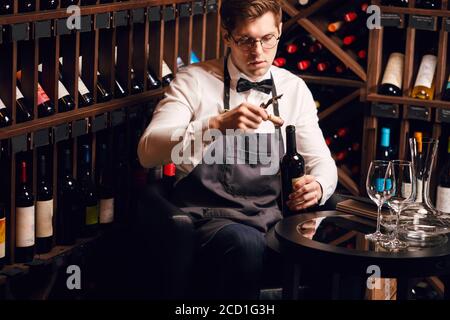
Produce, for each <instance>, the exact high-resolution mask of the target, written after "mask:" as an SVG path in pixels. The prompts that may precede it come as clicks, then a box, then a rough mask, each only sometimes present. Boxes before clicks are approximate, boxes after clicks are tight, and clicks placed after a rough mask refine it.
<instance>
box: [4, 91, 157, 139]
mask: <svg viewBox="0 0 450 320" xmlns="http://www.w3.org/2000/svg"><path fill="white" fill-rule="evenodd" d="M163 94H164V89H162V88H161V89H157V90H152V91H147V92H144V93H140V94H136V95H131V96H128V97H125V98H121V99H114V100H112V101H108V102H105V103H98V104H95V105H93V106H90V107H86V108H80V109H77V110H72V111H68V112H63V113H58V114H55V115H53V116H51V117H47V118H39V119H35V120H32V121H28V122H24V123H20V124H16V125H13V126H10V127H6V128H2V129H0V140H3V139H8V138H11V137H15V136H19V135H22V134H25V133H30V132H34V131H36V130H39V129H43V128H50V127H53V126H57V125H60V124H63V123H67V122H71V121H75V120H79V119H85V118H89V117H94V116H96V115H99V114H102V113H105V112H110V111H113V110H116V109H120V108H123V107H129V106H133V105H138V104H142V103H146V102H148V101H149V100H150V99H152V98H157V97H162V95H163Z"/></svg>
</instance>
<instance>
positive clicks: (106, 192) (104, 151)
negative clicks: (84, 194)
mask: <svg viewBox="0 0 450 320" xmlns="http://www.w3.org/2000/svg"><path fill="white" fill-rule="evenodd" d="M109 168H110V166H109V162H108V148H107V145H106V144H105V143H102V144H100V146H99V153H98V169H97V179H98V180H97V181H98V182H97V185H98V190H99V191H98V196H99V202H100V216H99V222H100V225H101V226H102V227H106V226H110V225H112V223H113V222H114V190H113V185H112V176H111V171H110V170H109Z"/></svg>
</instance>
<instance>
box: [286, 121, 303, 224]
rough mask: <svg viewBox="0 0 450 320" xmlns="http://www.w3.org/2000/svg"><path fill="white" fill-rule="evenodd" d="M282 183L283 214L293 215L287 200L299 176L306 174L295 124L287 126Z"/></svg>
mask: <svg viewBox="0 0 450 320" xmlns="http://www.w3.org/2000/svg"><path fill="white" fill-rule="evenodd" d="M280 169H281V183H282V189H281V190H282V199H283V204H282V209H283V216H289V215H292V214H293V213H294V212H292V211H291V210H290V209H289V208H288V206H287V205H286V202H287V201H288V200H289V195H290V194H291V193H292V190H293V185H294V184H295V182H296V181H298V179H299V178H301V177H302V176H304V175H305V160H304V159H303V157H302V156H301V154H299V153H298V152H297V143H296V137H295V126H292V125H290V126H287V127H286V154H285V155H284V156H283V158H282V159H281V165H280Z"/></svg>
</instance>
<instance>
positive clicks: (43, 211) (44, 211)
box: [36, 153, 53, 253]
mask: <svg viewBox="0 0 450 320" xmlns="http://www.w3.org/2000/svg"><path fill="white" fill-rule="evenodd" d="M47 158H48V157H47V155H46V154H45V153H42V154H41V155H40V156H39V158H38V169H39V170H38V178H37V179H38V181H37V194H36V253H47V252H49V251H50V250H51V249H52V245H53V188H52V183H51V181H50V180H49V176H50V175H49V174H48V169H47V168H48V161H47Z"/></svg>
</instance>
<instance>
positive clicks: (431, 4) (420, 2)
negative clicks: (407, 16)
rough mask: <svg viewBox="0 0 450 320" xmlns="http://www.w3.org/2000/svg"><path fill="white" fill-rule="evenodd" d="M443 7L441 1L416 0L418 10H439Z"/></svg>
mask: <svg viewBox="0 0 450 320" xmlns="http://www.w3.org/2000/svg"><path fill="white" fill-rule="evenodd" d="M441 6H442V2H441V0H416V8H421V9H432V10H439V9H441Z"/></svg>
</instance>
